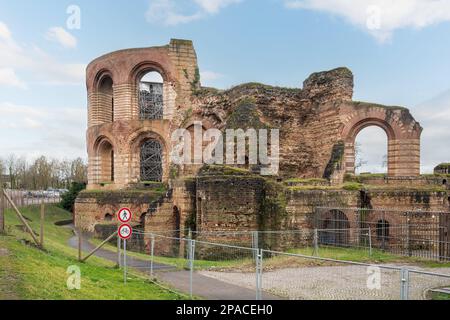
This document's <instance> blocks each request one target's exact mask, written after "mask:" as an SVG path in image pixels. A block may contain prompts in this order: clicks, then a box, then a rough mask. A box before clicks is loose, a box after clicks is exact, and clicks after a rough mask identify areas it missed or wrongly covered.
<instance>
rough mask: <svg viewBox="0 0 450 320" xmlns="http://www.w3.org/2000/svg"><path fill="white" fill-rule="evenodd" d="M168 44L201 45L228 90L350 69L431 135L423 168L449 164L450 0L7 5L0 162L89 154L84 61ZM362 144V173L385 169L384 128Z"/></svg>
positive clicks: (213, 79) (365, 87) (48, 0)
mask: <svg viewBox="0 0 450 320" xmlns="http://www.w3.org/2000/svg"><path fill="white" fill-rule="evenodd" d="M170 38H183V39H191V40H193V41H194V45H195V48H196V51H197V55H198V60H199V66H200V70H201V77H202V78H201V81H202V84H203V85H207V86H213V87H217V88H221V89H226V88H230V87H232V86H233V85H237V84H239V83H243V82H250V81H256V82H262V83H266V84H271V85H277V86H287V87H298V88H301V87H302V83H303V81H304V80H305V79H306V78H307V77H308V75H309V74H311V73H312V72H316V71H322V70H329V69H333V68H336V67H340V66H346V67H348V68H350V69H351V70H352V71H353V73H354V76H355V93H354V100H360V101H369V102H375V103H381V104H386V105H398V106H405V107H407V108H409V109H410V110H411V112H412V114H413V116H414V117H415V118H416V120H417V121H419V122H420V123H421V125H422V126H423V127H424V132H423V135H422V165H421V167H422V172H424V173H425V172H431V171H432V169H433V167H434V166H435V165H436V164H438V163H440V162H449V161H450V147H449V143H448V141H449V138H450V132H449V130H448V127H449V126H448V124H449V123H450V122H449V121H450V77H449V75H450V59H449V57H450V1H448V0H396V1H391V0H358V1H356V0H355V1H350V0H180V1H177V0H133V1H124V0H114V1H110V0H108V1H107V0H90V1H88V0H78V1H77V0H72V1H53V0H41V1H32V0H17V1H5V0H0V157H2V156H4V155H7V154H10V153H15V154H16V155H18V156H21V155H22V156H26V157H27V158H30V159H32V158H33V157H36V156H38V155H41V154H44V155H47V156H49V157H57V158H74V157H78V156H81V157H83V158H86V147H85V132H86V117H87V101H86V86H85V79H84V78H85V67H86V65H87V64H88V63H89V62H90V61H91V60H93V59H94V58H96V57H98V56H100V55H102V54H104V53H107V52H110V51H114V50H118V49H123V48H132V47H146V46H154V45H164V44H167V43H168V42H169V41H170ZM377 130H378V131H377ZM358 143H360V144H361V157H362V158H363V160H364V161H363V162H364V163H366V164H365V165H364V166H363V167H362V168H360V170H361V171H364V172H369V171H370V172H381V171H383V170H385V168H383V167H382V162H383V156H384V155H385V154H386V137H385V136H383V132H381V133H380V132H379V129H378V128H372V127H371V128H367V129H365V130H364V131H363V132H361V133H360V135H359V136H358Z"/></svg>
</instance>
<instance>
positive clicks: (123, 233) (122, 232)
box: [117, 208, 133, 240]
mask: <svg viewBox="0 0 450 320" xmlns="http://www.w3.org/2000/svg"><path fill="white" fill-rule="evenodd" d="M132 216H133V214H132V213H131V210H130V209H128V208H122V209H120V210H119V212H117V219H118V220H119V221H120V223H121V225H120V227H119V229H118V230H117V233H118V234H119V237H120V238H121V239H122V240H128V239H130V238H131V235H132V234H133V228H131V226H130V225H129V224H128V223H129V222H130V221H131V218H132Z"/></svg>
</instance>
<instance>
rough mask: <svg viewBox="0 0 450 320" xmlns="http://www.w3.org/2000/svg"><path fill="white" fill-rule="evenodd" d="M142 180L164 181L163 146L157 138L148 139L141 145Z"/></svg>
mask: <svg viewBox="0 0 450 320" xmlns="http://www.w3.org/2000/svg"><path fill="white" fill-rule="evenodd" d="M140 161H141V162H140V168H141V181H157V182H161V181H162V174H163V168H162V146H161V143H159V141H157V140H146V141H145V142H144V143H143V144H142V146H141V157H140Z"/></svg>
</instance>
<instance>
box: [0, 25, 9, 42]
mask: <svg viewBox="0 0 450 320" xmlns="http://www.w3.org/2000/svg"><path fill="white" fill-rule="evenodd" d="M0 38H2V39H10V38H11V31H9V28H8V26H7V25H6V24H4V23H3V22H1V21H0Z"/></svg>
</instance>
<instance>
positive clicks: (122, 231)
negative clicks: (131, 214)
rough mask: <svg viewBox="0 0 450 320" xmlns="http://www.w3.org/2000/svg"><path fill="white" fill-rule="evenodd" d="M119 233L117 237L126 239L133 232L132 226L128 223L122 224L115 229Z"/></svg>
mask: <svg viewBox="0 0 450 320" xmlns="http://www.w3.org/2000/svg"><path fill="white" fill-rule="evenodd" d="M117 233H118V234H119V237H120V238H121V239H123V240H128V239H130V238H131V235H132V234H133V228H131V226H130V225H129V224H123V225H121V226H120V227H119V230H118V231H117Z"/></svg>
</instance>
